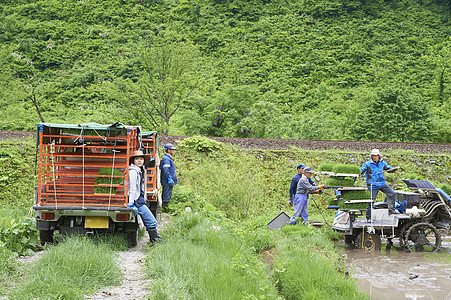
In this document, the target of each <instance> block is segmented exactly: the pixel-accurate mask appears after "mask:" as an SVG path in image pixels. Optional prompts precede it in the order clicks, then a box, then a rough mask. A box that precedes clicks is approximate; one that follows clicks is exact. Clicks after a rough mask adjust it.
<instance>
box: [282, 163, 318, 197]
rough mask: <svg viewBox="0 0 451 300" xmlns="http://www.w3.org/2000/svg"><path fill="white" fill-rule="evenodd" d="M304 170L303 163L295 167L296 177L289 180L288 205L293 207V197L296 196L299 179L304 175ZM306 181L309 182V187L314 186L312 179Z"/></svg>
mask: <svg viewBox="0 0 451 300" xmlns="http://www.w3.org/2000/svg"><path fill="white" fill-rule="evenodd" d="M304 168H305V165H304V164H303V163H300V164H298V165H297V167H296V169H297V170H298V173H297V174H296V175H294V176H293V178H292V179H291V184H290V190H289V193H290V201H288V204H290V205H293V200H294V196H295V195H296V188H297V186H298V182H299V179H301V177H302V174H303V173H304ZM308 181H309V182H310V184H311V185H316V183H315V182H314V181H313V179H312V178H308Z"/></svg>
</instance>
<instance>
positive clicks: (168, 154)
mask: <svg viewBox="0 0 451 300" xmlns="http://www.w3.org/2000/svg"><path fill="white" fill-rule="evenodd" d="M164 151H165V154H164V156H163V159H162V160H161V162H160V170H161V172H160V174H161V175H160V179H161V185H162V186H163V193H162V198H163V207H168V204H169V201H171V197H172V189H173V188H174V185H175V184H177V183H178V182H177V174H176V173H175V165H174V160H173V159H172V156H173V155H174V151H175V147H174V146H173V145H172V144H166V145H164Z"/></svg>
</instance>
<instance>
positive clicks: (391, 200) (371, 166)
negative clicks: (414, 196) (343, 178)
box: [360, 149, 399, 220]
mask: <svg viewBox="0 0 451 300" xmlns="http://www.w3.org/2000/svg"><path fill="white" fill-rule="evenodd" d="M396 170H398V168H393V167H390V166H389V165H387V163H386V162H385V161H383V160H382V158H381V154H380V152H379V149H373V150H372V151H371V159H370V160H369V161H367V162H366V163H364V164H363V165H362V166H361V167H360V171H361V172H362V174H363V173H365V179H366V185H367V187H368V189H369V190H370V191H371V199H372V200H375V199H376V196H377V194H378V192H379V191H382V192H383V193H385V194H386V195H387V196H386V197H385V200H384V202H387V205H388V213H389V214H399V212H398V211H397V210H396V209H395V191H394V190H393V189H392V188H391V187H390V186H389V185H388V184H387V183H385V177H384V172H389V173H392V172H395V171H396ZM366 218H367V219H368V220H370V219H371V203H368V207H367V210H366Z"/></svg>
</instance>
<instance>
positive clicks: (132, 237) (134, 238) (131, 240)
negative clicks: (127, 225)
mask: <svg viewBox="0 0 451 300" xmlns="http://www.w3.org/2000/svg"><path fill="white" fill-rule="evenodd" d="M127 241H128V244H129V245H130V246H132V247H133V246H136V245H137V244H138V229H136V230H133V231H127Z"/></svg>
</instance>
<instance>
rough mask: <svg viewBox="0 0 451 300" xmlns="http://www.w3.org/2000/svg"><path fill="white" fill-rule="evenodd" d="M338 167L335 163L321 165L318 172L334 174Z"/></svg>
mask: <svg viewBox="0 0 451 300" xmlns="http://www.w3.org/2000/svg"><path fill="white" fill-rule="evenodd" d="M336 165H337V164H335V163H321V164H320V165H319V166H318V170H319V171H321V172H334V169H335V166H336Z"/></svg>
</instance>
